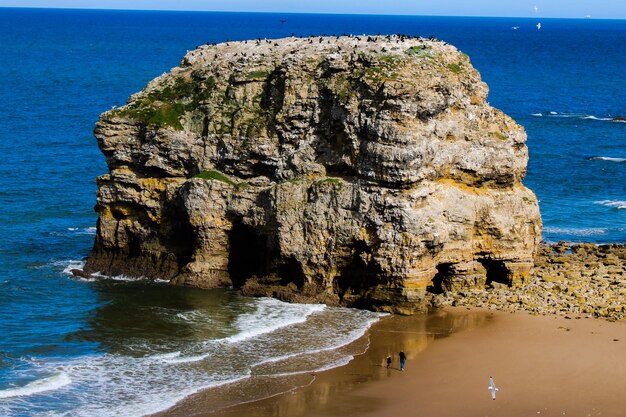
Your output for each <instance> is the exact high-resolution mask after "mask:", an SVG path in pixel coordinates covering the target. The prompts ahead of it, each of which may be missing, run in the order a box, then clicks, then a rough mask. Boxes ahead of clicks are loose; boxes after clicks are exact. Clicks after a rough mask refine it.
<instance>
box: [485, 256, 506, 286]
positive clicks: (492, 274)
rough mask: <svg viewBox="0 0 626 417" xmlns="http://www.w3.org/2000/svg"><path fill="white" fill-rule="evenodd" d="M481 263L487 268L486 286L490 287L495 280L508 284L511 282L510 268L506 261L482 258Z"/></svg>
mask: <svg viewBox="0 0 626 417" xmlns="http://www.w3.org/2000/svg"><path fill="white" fill-rule="evenodd" d="M480 263H481V264H482V265H483V266H484V267H485V269H486V270H487V281H486V282H485V286H486V287H489V286H490V285H491V284H492V283H494V282H497V283H500V284H506V285H510V284H511V282H510V280H509V270H508V269H507V268H506V266H505V264H504V261H497V260H492V259H482V260H481V261H480Z"/></svg>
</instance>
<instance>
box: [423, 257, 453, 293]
mask: <svg viewBox="0 0 626 417" xmlns="http://www.w3.org/2000/svg"><path fill="white" fill-rule="evenodd" d="M452 265H453V264H451V263H443V264H439V265H437V273H436V274H435V276H434V277H433V279H432V280H431V282H430V285H428V286H427V287H426V291H428V292H430V293H432V294H442V293H443V288H444V283H445V281H446V280H447V279H449V278H450V277H451V276H452V274H453V272H452Z"/></svg>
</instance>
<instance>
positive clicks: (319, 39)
mask: <svg viewBox="0 0 626 417" xmlns="http://www.w3.org/2000/svg"><path fill="white" fill-rule="evenodd" d="M291 37H292V38H297V39H308V41H309V44H313V43H314V41H315V39H316V38H317V43H323V42H324V41H326V42H328V43H331V41H332V40H333V38H335V40H340V39H341V38H350V39H356V40H357V41H359V42H361V41H362V40H365V41H366V42H377V41H378V40H379V38H383V39H384V40H386V41H387V42H393V41H395V43H400V42H404V41H406V40H409V39H427V40H429V41H431V42H440V43H443V44H444V45H447V44H448V43H447V42H445V41H442V40H441V39H437V38H436V37H434V36H432V35H431V36H429V37H428V38H423V37H421V36H413V35H405V34H396V35H381V34H380V33H379V34H378V35H376V36H367V35H361V36H358V35H350V34H346V33H344V34H343V35H326V34H323V35H320V36H315V35H309V36H300V35H296V34H294V33H292V34H291ZM231 42H235V41H232V40H230V39H227V40H226V42H224V44H225V45H226V46H230V43H231ZM239 42H242V43H244V44H246V45H247V44H248V40H244V41H239ZM250 42H254V43H255V45H256V46H261V45H262V44H264V43H265V44H268V45H272V46H280V45H279V44H278V43H277V42H276V41H275V40H274V39H261V38H257V39H256V40H254V41H250ZM215 45H217V43H216V42H207V43H206V44H204V45H202V46H215ZM199 47H200V46H197V47H196V48H199ZM354 47H355V48H356V45H355V46H354Z"/></svg>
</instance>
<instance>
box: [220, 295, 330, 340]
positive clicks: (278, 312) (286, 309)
mask: <svg viewBox="0 0 626 417" xmlns="http://www.w3.org/2000/svg"><path fill="white" fill-rule="evenodd" d="M325 308H326V306H325V305H323V304H288V303H284V302H282V301H278V300H275V299H273V298H262V299H260V300H259V302H258V305H257V310H256V311H255V312H254V313H250V314H244V315H241V316H239V317H238V318H237V327H238V328H239V332H238V333H237V334H236V335H233V336H229V337H227V338H225V339H224V341H225V342H228V343H237V342H241V341H243V340H246V339H251V338H253V337H258V336H260V335H263V334H266V333H271V332H274V331H276V330H278V329H280V328H283V327H287V326H292V325H294V324H297V323H304V322H305V321H306V320H307V318H308V317H309V316H310V315H311V314H313V313H317V312H321V311H323V310H324V309H325Z"/></svg>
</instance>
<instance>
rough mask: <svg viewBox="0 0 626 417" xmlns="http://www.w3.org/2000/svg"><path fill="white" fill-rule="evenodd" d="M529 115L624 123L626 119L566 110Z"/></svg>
mask: <svg viewBox="0 0 626 417" xmlns="http://www.w3.org/2000/svg"><path fill="white" fill-rule="evenodd" d="M531 116H534V117H553V118H562V119H582V120H597V121H602V122H615V123H624V122H626V119H624V118H623V117H612V116H605V117H598V116H594V115H591V114H585V113H567V112H556V111H546V112H541V113H533V114H531Z"/></svg>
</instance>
